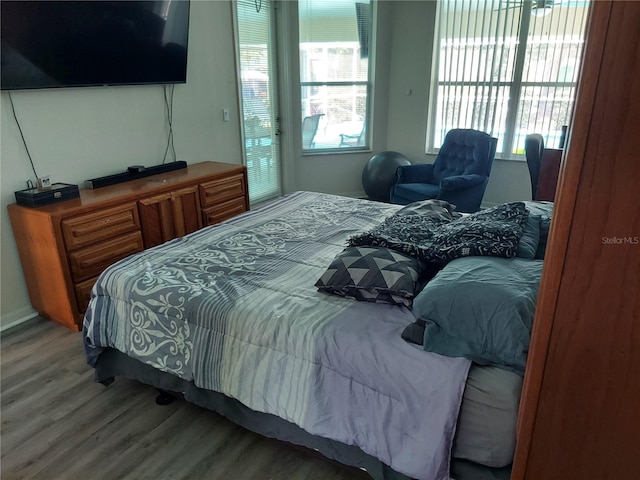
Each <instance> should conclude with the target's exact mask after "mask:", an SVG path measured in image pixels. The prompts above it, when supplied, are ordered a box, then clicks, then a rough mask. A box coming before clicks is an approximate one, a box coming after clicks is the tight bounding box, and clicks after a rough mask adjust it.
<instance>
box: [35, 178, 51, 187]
mask: <svg viewBox="0 0 640 480" xmlns="http://www.w3.org/2000/svg"><path fill="white" fill-rule="evenodd" d="M50 188H51V178H50V177H49V175H46V176H44V177H39V178H38V190H48V189H50Z"/></svg>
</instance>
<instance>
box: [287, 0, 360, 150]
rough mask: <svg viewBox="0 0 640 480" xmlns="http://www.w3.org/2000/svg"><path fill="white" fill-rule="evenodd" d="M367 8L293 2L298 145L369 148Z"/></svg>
mask: <svg viewBox="0 0 640 480" xmlns="http://www.w3.org/2000/svg"><path fill="white" fill-rule="evenodd" d="M371 7H372V5H371V3H370V1H369V0H358V1H354V0H299V2H298V21H299V30H298V31H299V36H300V86H301V99H302V109H301V113H302V115H301V121H302V148H303V150H306V151H309V150H320V149H324V150H327V149H329V150H330V149H345V148H347V149H348V148H356V149H365V148H368V140H367V133H366V132H367V123H368V122H369V120H370V119H369V115H368V114H367V112H368V111H369V98H370V92H371V86H370V82H369V78H370V74H371V72H370V70H371V69H370V62H369V51H370V39H371V37H372V36H371V35H370V34H369V33H370V31H371V24H372V22H371Z"/></svg>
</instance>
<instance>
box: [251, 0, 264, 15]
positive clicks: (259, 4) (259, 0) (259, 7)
mask: <svg viewBox="0 0 640 480" xmlns="http://www.w3.org/2000/svg"><path fill="white" fill-rule="evenodd" d="M253 1H254V4H255V6H256V13H260V10H262V0H253Z"/></svg>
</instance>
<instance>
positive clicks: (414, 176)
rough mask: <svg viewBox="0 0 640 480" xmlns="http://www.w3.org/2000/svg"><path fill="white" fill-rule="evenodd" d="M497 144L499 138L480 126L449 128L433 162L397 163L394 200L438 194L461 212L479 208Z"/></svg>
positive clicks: (430, 196) (440, 198)
mask: <svg viewBox="0 0 640 480" xmlns="http://www.w3.org/2000/svg"><path fill="white" fill-rule="evenodd" d="M497 145H498V140H497V139H496V138H493V137H491V136H490V135H489V134H487V133H484V132H480V131H478V130H470V129H454V130H450V131H449V132H448V133H447V135H446V136H445V138H444V143H443V145H442V147H441V148H440V152H439V153H438V156H437V157H436V160H435V162H434V163H432V164H421V165H408V166H400V167H398V170H397V171H396V177H397V180H396V183H395V185H393V186H392V187H391V191H390V199H391V203H399V204H401V205H406V204H408V203H412V202H416V201H419V200H427V199H430V198H435V199H439V200H445V201H447V202H449V203H451V204H453V205H455V206H456V207H457V211H458V212H477V211H478V210H479V209H480V203H481V202H482V197H483V196H484V191H485V189H486V188H487V183H488V182H489V173H490V172H491V165H492V164H493V157H494V156H495V154H496V147H497Z"/></svg>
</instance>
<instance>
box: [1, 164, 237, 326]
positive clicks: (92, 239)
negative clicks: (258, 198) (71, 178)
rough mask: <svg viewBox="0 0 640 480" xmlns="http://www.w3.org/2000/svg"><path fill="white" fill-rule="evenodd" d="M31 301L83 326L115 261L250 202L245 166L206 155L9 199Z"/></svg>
mask: <svg viewBox="0 0 640 480" xmlns="http://www.w3.org/2000/svg"><path fill="white" fill-rule="evenodd" d="M8 209H9V217H10V218H11V225H12V227H13V233H14V236H15V239H16V243H17V246H18V252H19V254H20V260H21V262H22V268H23V270H24V275H25V279H26V282H27V288H28V290H29V296H30V298H31V304H32V305H33V307H34V308H35V309H36V310H37V311H38V312H39V313H40V315H42V316H44V317H47V318H49V319H51V320H53V321H55V322H57V323H60V324H62V325H65V326H67V327H69V328H72V329H74V330H80V328H81V326H82V317H83V314H84V311H85V310H86V308H87V304H88V302H89V295H90V293H91V288H92V287H93V284H94V283H95V281H96V279H97V277H98V275H99V274H100V273H101V272H102V271H103V270H104V269H105V268H106V267H107V266H109V265H111V264H112V263H114V262H116V261H118V260H120V259H122V258H125V257H127V256H129V255H131V254H133V253H136V252H140V251H142V250H144V249H146V248H150V247H153V246H155V245H159V244H161V243H163V242H166V241H167V240H171V239H172V238H176V237H180V236H183V235H186V234H187V233H191V232H194V231H196V230H198V229H200V228H202V227H206V226H208V225H213V224H216V223H219V222H221V221H223V220H226V219H228V218H231V217H233V216H235V215H238V214H239V213H242V212H244V211H247V210H248V209H249V196H248V188H247V172H246V168H245V167H243V166H241V165H231V164H226V163H216V162H203V163H197V164H193V165H189V166H187V168H185V169H181V170H177V171H173V172H168V173H163V174H159V175H154V176H151V177H146V178H142V179H139V180H133V181H130V182H125V183H120V184H117V185H112V186H108V187H103V188H98V189H94V190H90V189H84V190H80V198H77V199H73V200H68V201H64V202H60V203H55V204H52V205H47V206H44V207H39V208H30V207H22V206H19V205H16V204H12V205H9V207H8Z"/></svg>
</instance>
